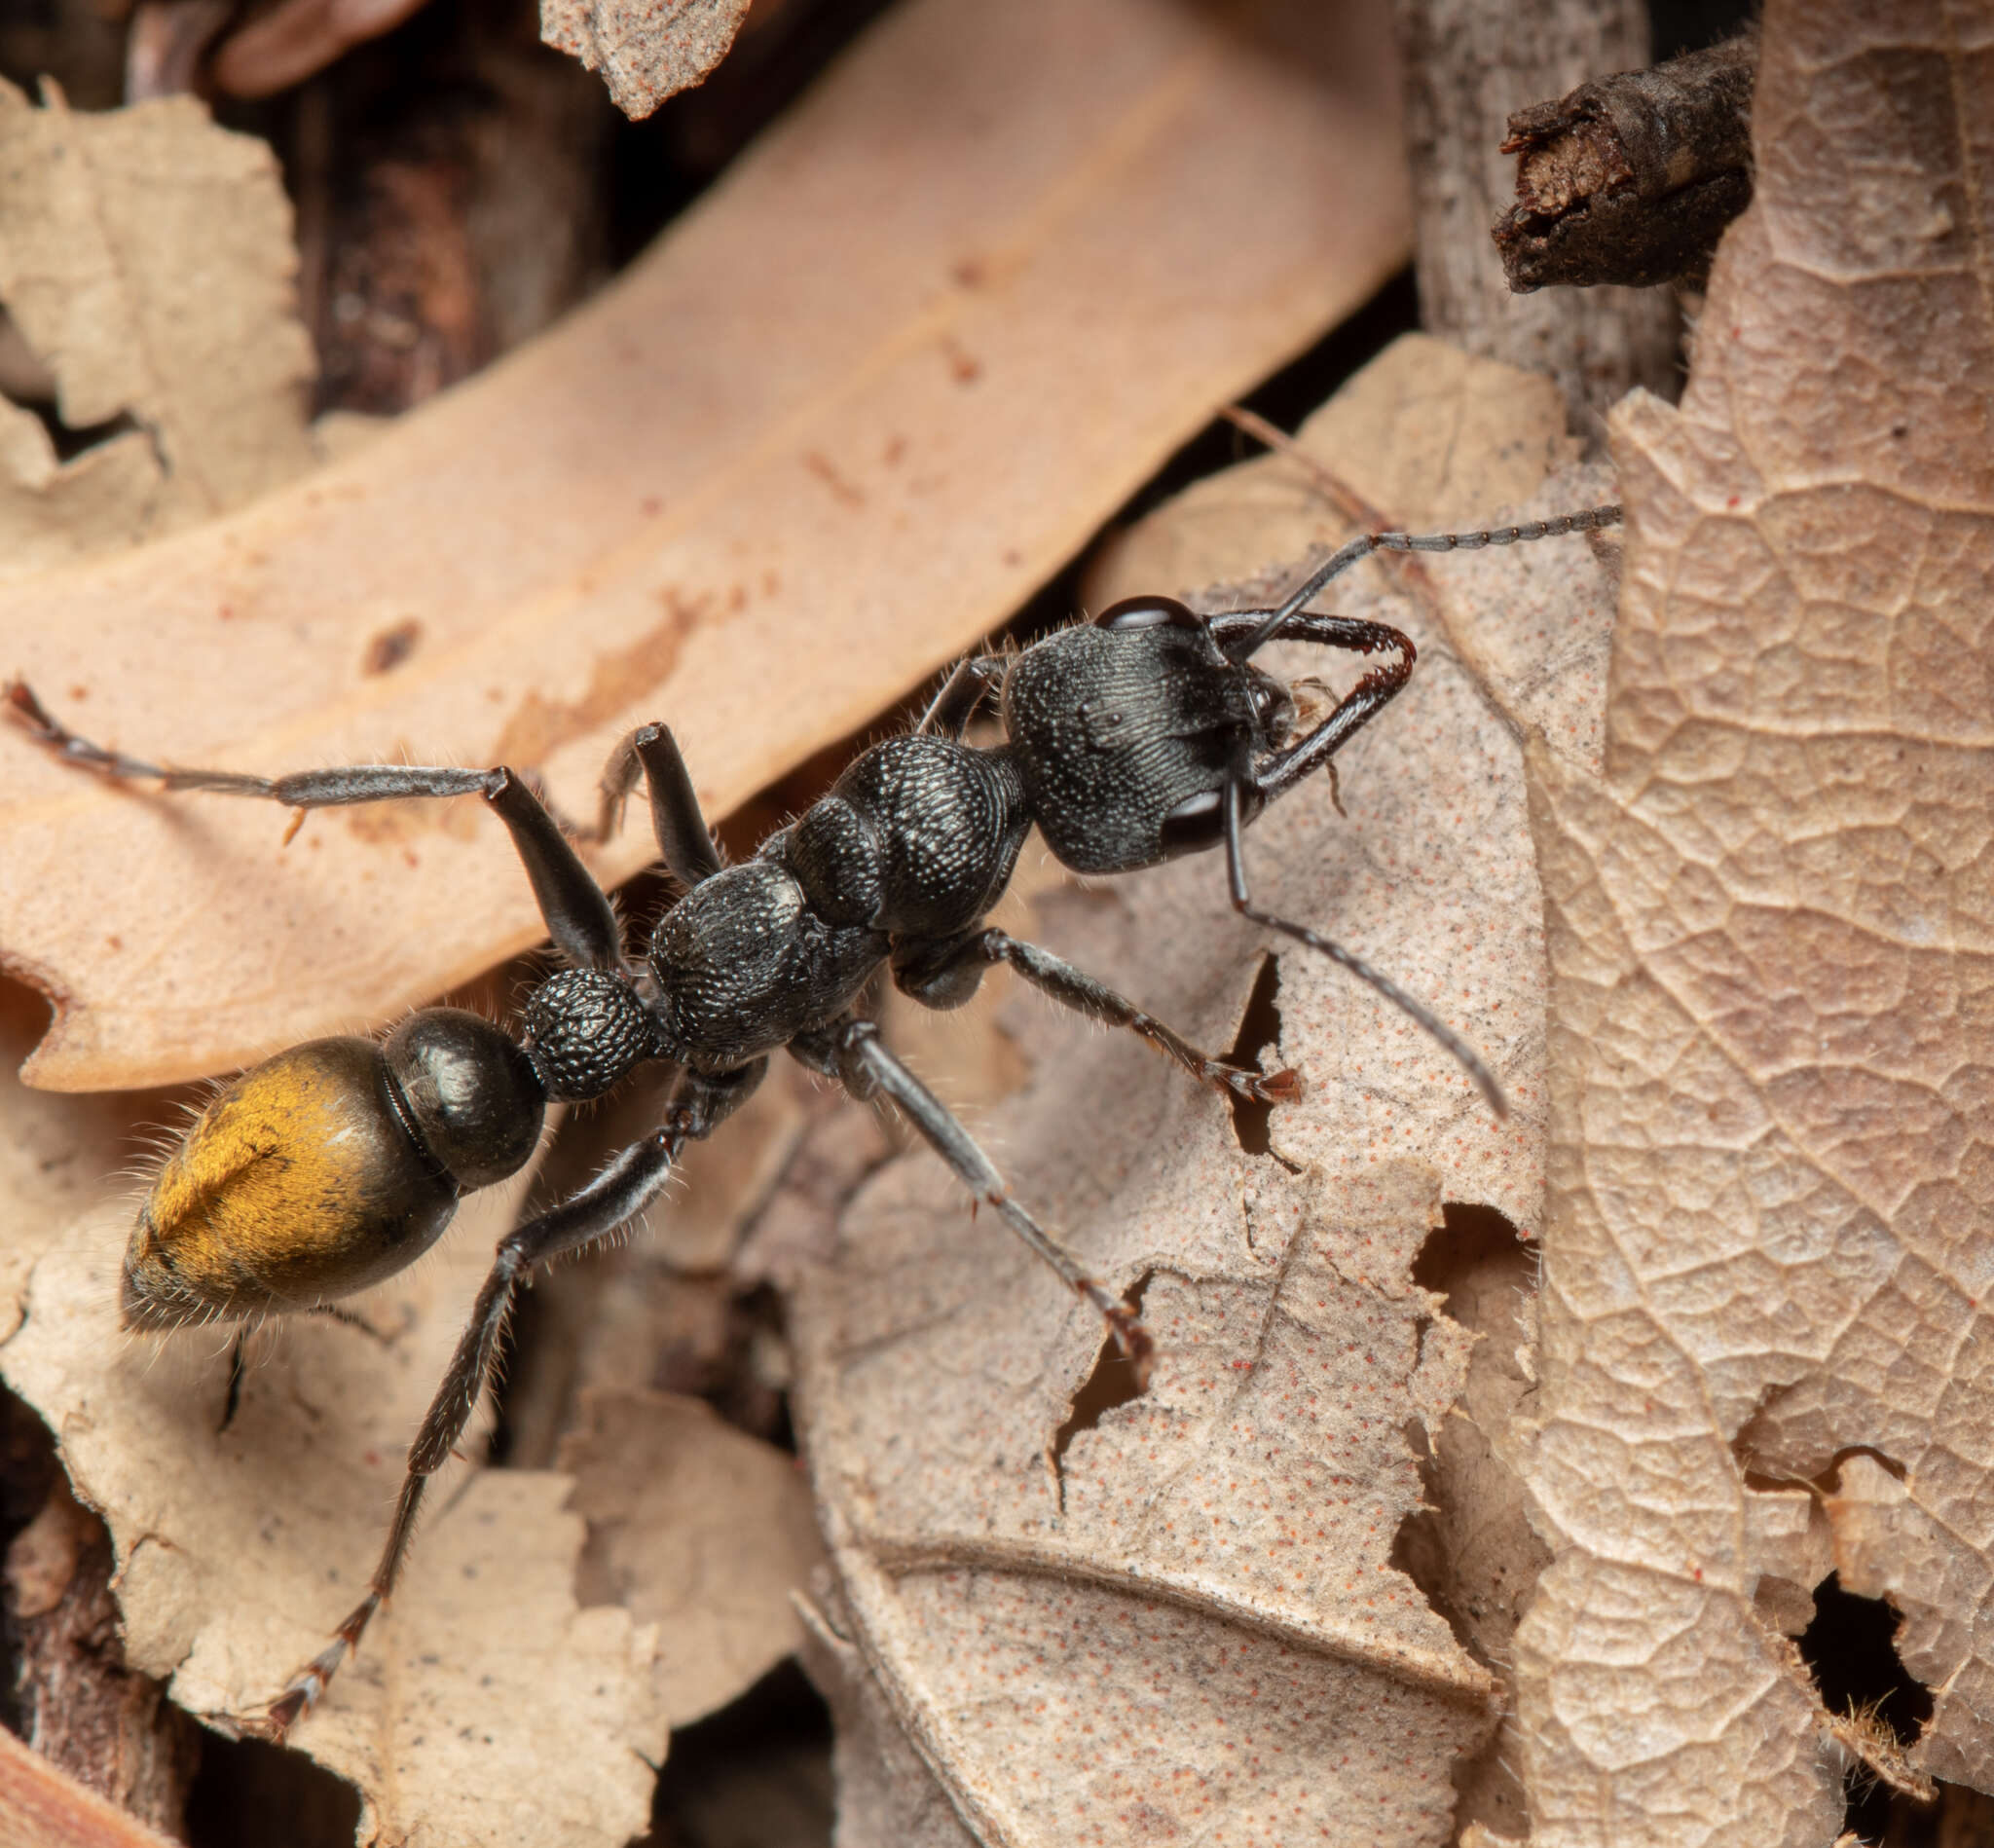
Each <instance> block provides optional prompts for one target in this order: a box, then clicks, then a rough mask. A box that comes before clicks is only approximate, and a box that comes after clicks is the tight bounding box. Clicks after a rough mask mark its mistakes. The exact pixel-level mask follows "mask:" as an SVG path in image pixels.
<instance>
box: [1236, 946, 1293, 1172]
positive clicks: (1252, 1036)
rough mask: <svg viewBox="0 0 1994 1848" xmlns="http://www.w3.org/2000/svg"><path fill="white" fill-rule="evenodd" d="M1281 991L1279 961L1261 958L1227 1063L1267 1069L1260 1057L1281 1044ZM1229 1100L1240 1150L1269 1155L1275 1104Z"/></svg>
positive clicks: (1246, 1099)
mask: <svg viewBox="0 0 1994 1848" xmlns="http://www.w3.org/2000/svg"><path fill="white" fill-rule="evenodd" d="M1280 991H1281V968H1280V961H1279V958H1277V957H1275V956H1273V955H1266V956H1263V957H1261V959H1260V973H1259V974H1258V975H1257V976H1255V977H1254V978H1253V992H1252V993H1251V994H1249V995H1248V996H1247V997H1246V1011H1245V1013H1243V1014H1242V1015H1240V1016H1239V1030H1238V1032H1237V1033H1236V1034H1235V1035H1234V1036H1233V1043H1232V1045H1231V1046H1229V1047H1228V1048H1227V1049H1226V1052H1225V1057H1226V1060H1227V1062H1228V1063H1229V1064H1233V1065H1244V1066H1250V1067H1251V1068H1253V1069H1254V1070H1256V1071H1265V1070H1266V1069H1267V1068H1266V1066H1265V1065H1263V1064H1262V1063H1261V1058H1262V1055H1263V1054H1264V1053H1267V1052H1268V1051H1269V1050H1270V1049H1271V1048H1273V1047H1275V1046H1277V1045H1278V1044H1279V1043H1280V1037H1281V1011H1280V1008H1279V1006H1278V997H1279V995H1280ZM1228 1101H1229V1102H1230V1103H1231V1104H1232V1106H1233V1134H1234V1136H1235V1137H1236V1138H1237V1141H1238V1144H1239V1146H1240V1148H1241V1149H1243V1150H1244V1151H1245V1152H1246V1153H1247V1154H1248V1155H1267V1154H1269V1153H1271V1151H1272V1145H1271V1143H1270V1140H1269V1137H1268V1129H1267V1120H1268V1118H1269V1116H1270V1115H1271V1114H1272V1113H1273V1111H1274V1105H1273V1104H1263V1103H1255V1102H1254V1101H1253V1099H1252V1098H1251V1097H1241V1096H1239V1095H1238V1094H1237V1092H1234V1093H1231V1094H1230V1096H1229V1098H1228Z"/></svg>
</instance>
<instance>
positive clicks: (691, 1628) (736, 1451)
mask: <svg viewBox="0 0 1994 1848" xmlns="http://www.w3.org/2000/svg"><path fill="white" fill-rule="evenodd" d="M560 1461H561V1467H562V1468H563V1469H564V1470H567V1471H569V1472H571V1473H572V1475H573V1477H574V1493H573V1496H572V1498H571V1501H570V1506H572V1508H573V1509H574V1511H575V1512H576V1513H577V1514H579V1515H581V1516H582V1517H583V1518H584V1519H585V1520H586V1521H587V1522H588V1527H589V1541H588V1550H587V1552H586V1553H585V1554H584V1555H583V1558H582V1564H581V1571H580V1575H579V1579H578V1590H579V1595H580V1596H581V1598H582V1600H583V1602H584V1603H587V1604H591V1605H595V1604H614V1605H619V1606H621V1607H622V1608H623V1609H625V1610H627V1611H628V1612H629V1613H630V1615H631V1616H632V1617H633V1618H634V1619H635V1620H636V1621H637V1622H639V1623H655V1624H656V1625H657V1626H658V1631H659V1643H658V1653H657V1659H656V1662H655V1664H654V1666H653V1671H652V1674H653V1682H654V1685H655V1690H656V1702H657V1707H658V1710H659V1711H660V1712H661V1713H662V1714H663V1716H664V1719H665V1723H666V1724H667V1725H671V1726H683V1725H688V1724H689V1723H690V1722H691V1721H693V1720H695V1719H703V1718H704V1717H705V1716H706V1715H708V1714H710V1713H712V1712H713V1711H714V1710H715V1709H716V1708H718V1707H722V1706H724V1705H725V1704H726V1703H727V1702H728V1701H730V1700H732V1699H734V1698H735V1696H736V1695H738V1694H740V1693H742V1692H743V1691H745V1690H746V1689H747V1688H749V1687H751V1686H753V1685H754V1683H755V1682H757V1681H759V1680H760V1679H761V1677H762V1676H763V1675H765V1674H766V1673H767V1672H768V1671H769V1670H770V1669H771V1668H773V1667H774V1666H775V1665H776V1663H778V1662H779V1661H781V1660H782V1658H783V1657H784V1656H786V1655H789V1654H790V1653H792V1652H793V1651H794V1649H795V1647H796V1645H797V1643H798V1642H799V1641H800V1639H801V1631H800V1629H799V1627H798V1624H797V1620H796V1612H795V1608H794V1605H793V1604H792V1603H791V1596H792V1593H793V1592H797V1591H801V1590H802V1589H803V1588H804V1587H805V1586H806V1585H807V1584H808V1583H809V1582H810V1574H811V1572H812V1571H815V1570H817V1569H818V1568H819V1566H820V1565H821V1563H822V1561H823V1558H824V1546H823V1543H822V1541H820V1540H819V1539H818V1537H817V1524H816V1522H815V1520H814V1519H813V1518H812V1515H811V1512H810V1491H809V1488H808V1485H807V1484H806V1483H805V1482H804V1480H803V1475H802V1471H801V1470H800V1469H799V1468H798V1467H797V1464H796V1460H795V1459H794V1457H792V1456H789V1455H787V1454H786V1453H784V1452H782V1451H779V1450H777V1449H776V1448H775V1447H774V1446H773V1445H772V1444H764V1443H762V1442H761V1441H760V1439H758V1438H755V1437H750V1436H749V1435H748V1434H747V1433H746V1432H745V1431H737V1430H735V1429H734V1428H733V1426H731V1425H730V1424H727V1423H724V1422H723V1421H722V1420H721V1419H720V1416H719V1414H718V1413H716V1412H715V1411H714V1409H713V1408H712V1407H711V1406H710V1405H707V1404H705V1403H704V1402H703V1401H702V1400H699V1399H688V1398H679V1397H671V1396H668V1395H666V1394H664V1393H658V1392H600V1393H595V1394H592V1395H590V1396H588V1397H587V1398H585V1399H584V1400H583V1402H582V1423H581V1424H580V1426H579V1427H578V1428H577V1429H575V1430H573V1431H571V1432H570V1433H569V1434H568V1435H567V1436H566V1437H565V1438H563V1439H562V1442H561V1458H560Z"/></svg>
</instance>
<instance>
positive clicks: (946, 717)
mask: <svg viewBox="0 0 1994 1848" xmlns="http://www.w3.org/2000/svg"><path fill="white" fill-rule="evenodd" d="M1003 682H1004V657H1003V656H1002V655H1001V654H978V655H973V656H972V657H971V658H970V659H968V660H966V661H959V662H957V663H956V668H955V672H954V673H953V674H951V675H949V677H948V678H947V680H945V681H943V682H942V690H941V691H940V692H939V693H937V694H936V695H935V701H934V704H933V705H931V706H930V707H929V708H928V710H927V711H926V712H925V713H923V714H922V715H921V722H920V723H919V724H918V725H916V726H915V727H914V734H915V736H916V737H920V736H923V735H932V734H935V733H940V734H941V735H942V737H944V738H960V737H961V736H962V734H963V733H964V732H965V731H966V730H968V729H969V722H970V721H971V720H972V719H974V718H975V717H976V716H977V709H978V708H979V706H981V705H982V703H983V701H984V699H985V698H986V697H987V696H988V695H989V694H990V693H992V692H994V691H995V690H996V688H997V687H999V686H1000V685H1002V684H1003Z"/></svg>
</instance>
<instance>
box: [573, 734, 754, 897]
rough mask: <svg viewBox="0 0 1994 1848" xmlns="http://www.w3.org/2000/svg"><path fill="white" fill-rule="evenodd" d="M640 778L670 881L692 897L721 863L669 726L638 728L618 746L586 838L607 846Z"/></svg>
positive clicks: (715, 843)
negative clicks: (648, 795)
mask: <svg viewBox="0 0 1994 1848" xmlns="http://www.w3.org/2000/svg"><path fill="white" fill-rule="evenodd" d="M640 776H641V777H643V778H644V780H645V783H646V787H647V788H648V789H649V791H650V820H651V832H653V833H654V834H656V836H657V842H658V852H659V853H660V854H661V855H662V856H663V857H664V862H665V867H666V869H667V870H668V871H669V872H670V873H671V875H672V877H673V878H674V879H676V880H677V881H678V882H679V884H680V885H681V886H682V887H683V889H684V890H685V891H688V892H689V891H691V889H692V888H693V887H694V886H696V885H698V884H699V883H700V882H701V881H702V880H704V879H709V878H711V877H712V876H713V875H714V874H715V873H716V872H718V871H720V867H721V864H722V863H721V860H720V846H719V844H718V843H717V842H716V841H715V840H714V837H713V831H712V830H711V829H709V828H708V827H707V825H706V817H705V816H704V815H702V814H701V813H700V812H699V796H698V795H697V794H696V793H695V792H694V790H693V788H692V772H691V771H690V770H688V769H686V767H685V759H684V758H683V755H681V753H680V750H679V741H678V740H677V739H676V738H674V737H673V736H672V731H671V727H670V726H669V725H660V724H648V725H639V726H638V728H637V729H636V730H635V731H632V732H626V733H625V734H624V735H623V736H622V737H621V738H619V739H618V740H617V741H616V748H615V749H614V750H613V751H611V752H610V753H609V762H608V763H607V764H606V765H605V766H604V769H603V781H602V805H601V807H600V809H599V810H598V812H597V816H596V824H595V827H594V828H593V829H592V830H590V831H589V832H588V835H587V837H588V838H589V839H591V840H608V839H609V836H610V835H611V834H613V833H614V832H616V829H617V827H618V825H619V824H620V823H621V821H622V819H623V805H624V803H625V802H627V801H628V800H629V799H630V792H631V791H632V790H634V789H635V788H636V787H637V779H638V778H639V777H640Z"/></svg>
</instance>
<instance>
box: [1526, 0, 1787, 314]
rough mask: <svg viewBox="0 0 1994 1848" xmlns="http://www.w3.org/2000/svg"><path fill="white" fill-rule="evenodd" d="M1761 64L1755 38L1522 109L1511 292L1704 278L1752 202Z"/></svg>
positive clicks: (1731, 42)
mask: <svg viewBox="0 0 1994 1848" xmlns="http://www.w3.org/2000/svg"><path fill="white" fill-rule="evenodd" d="M1757 69H1758V39H1757V36H1756V35H1755V34H1753V33H1747V34H1745V35H1743V36H1742V37H1739V38H1735V39H1730V40H1727V41H1726V42H1725V43H1724V44H1722V45H1714V46H1712V47H1710V48H1709V49H1708V50H1706V51H1701V52H1691V53H1690V54H1688V55H1686V56H1683V57H1678V58H1672V59H1670V60H1669V62H1667V63H1666V64H1657V65H1655V66H1654V67H1653V68H1652V69H1651V70H1638V71H1622V72H1621V73H1620V74H1619V75H1618V76H1614V77H1607V78H1603V79H1601V80H1600V81H1599V82H1598V83H1590V84H1581V85H1580V86H1579V87H1578V88H1577V89H1576V90H1574V91H1572V92H1569V94H1568V95H1564V96H1561V97H1559V98H1558V100H1557V101H1556V102H1540V103H1533V104H1532V106H1531V107H1530V108H1528V109H1520V110H1518V111H1517V113H1516V114H1515V115H1513V116H1511V117H1510V118H1509V138H1508V139H1507V140H1506V141H1504V142H1503V144H1502V152H1503V153H1505V154H1514V155H1516V156H1517V157H1518V159H1517V169H1516V198H1517V203H1516V204H1514V205H1513V206H1512V207H1511V208H1510V209H1509V210H1508V211H1506V212H1505V213H1503V215H1502V216H1501V217H1500V218H1498V219H1497V220H1496V228H1495V231H1494V233H1493V234H1492V235H1493V236H1494V238H1495V240H1496V249H1497V250H1499V251H1500V252H1501V254H1502V268H1503V271H1504V273H1505V274H1506V275H1507V276H1508V277H1509V286H1510V288H1511V289H1512V290H1513V291H1515V292H1516V293H1517V294H1519V295H1523V294H1527V293H1529V292H1530V291H1531V290H1532V289H1540V288H1543V287H1545V286H1547V285H1548V284H1551V283H1565V284H1568V285H1569V286H1571V287H1574V288H1592V287H1595V286H1597V285H1599V284H1601V283H1606V282H1618V283H1624V284H1626V285H1628V286H1629V287H1634V288H1641V287H1645V286H1649V285H1652V284H1654V283H1658V282H1668V281H1672V280H1674V279H1676V278H1677V277H1682V278H1683V279H1685V280H1687V281H1689V282H1691V283H1692V284H1694V285H1697V286H1701V283H1702V280H1703V278H1704V277H1706V276H1707V275H1708V274H1709V271H1710V260H1711V257H1712V256H1713V255H1714V254H1715V253H1716V250H1717V239H1718V237H1719V236H1720V235H1721V233H1722V231H1723V228H1724V227H1725V226H1726V225H1727V224H1729V223H1730V222H1731V220H1732V219H1733V218H1735V217H1736V216H1737V215H1738V214H1739V213H1740V212H1741V211H1743V210H1744V209H1745V207H1746V206H1747V205H1748V204H1749V203H1751V200H1752V86H1753V81H1754V77H1755V76H1756V74H1757Z"/></svg>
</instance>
